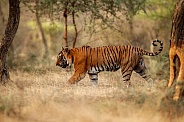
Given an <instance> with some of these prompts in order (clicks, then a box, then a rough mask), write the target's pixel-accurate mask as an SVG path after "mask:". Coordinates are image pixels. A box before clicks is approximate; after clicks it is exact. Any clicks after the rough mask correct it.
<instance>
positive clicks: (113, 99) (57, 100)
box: [0, 68, 184, 122]
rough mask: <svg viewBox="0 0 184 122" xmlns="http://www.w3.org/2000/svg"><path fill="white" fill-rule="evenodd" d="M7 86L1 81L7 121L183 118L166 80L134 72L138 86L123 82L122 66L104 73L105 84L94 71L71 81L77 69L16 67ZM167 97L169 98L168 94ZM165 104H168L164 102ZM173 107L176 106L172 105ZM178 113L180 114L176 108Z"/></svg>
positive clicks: (4, 120)
mask: <svg viewBox="0 0 184 122" xmlns="http://www.w3.org/2000/svg"><path fill="white" fill-rule="evenodd" d="M10 75H11V79H13V82H9V83H8V84H6V86H3V85H1V86H0V110H1V113H0V120H1V122H121V121H122V122H129V121H131V122H134V121H136V122H137V121H141V122H147V121H150V122H160V121H162V122H164V121H165V122H166V121H167V122H168V121H177V122H181V121H182V120H183V119H184V116H182V115H181V116H179V117H178V116H177V117H176V116H174V115H173V116H171V115H169V114H172V113H173V112H168V111H167V109H166V108H168V106H167V104H166V106H165V107H163V108H164V109H163V108H162V107H161V106H163V105H165V104H164V102H163V101H167V100H169V98H168V99H166V97H164V96H165V94H166V92H164V91H166V90H165V86H166V81H164V80H163V81H154V82H153V81H150V82H146V81H144V80H143V79H142V78H140V77H139V76H138V75H137V74H133V77H132V79H131V81H132V86H131V87H130V88H126V87H125V85H124V84H123V83H121V82H120V80H121V76H120V73H119V72H115V73H107V72H106V73H101V74H100V75H99V81H100V83H99V86H98V87H92V86H91V84H90V82H89V80H88V76H87V77H86V78H85V79H83V80H82V81H81V82H79V84H77V85H73V86H69V87H66V86H65V82H66V81H67V79H69V77H70V76H71V75H72V74H71V73H69V72H65V71H64V70H61V69H59V68H56V69H45V70H34V71H31V72H24V71H20V70H19V71H11V74H10ZM163 98H164V99H163ZM162 104H163V105H162ZM169 110H170V109H169ZM173 114H177V112H176V113H173Z"/></svg>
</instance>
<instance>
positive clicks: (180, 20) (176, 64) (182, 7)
mask: <svg viewBox="0 0 184 122" xmlns="http://www.w3.org/2000/svg"><path fill="white" fill-rule="evenodd" d="M169 58H170V79H169V83H168V87H171V86H172V84H173V81H174V80H176V82H177V83H176V87H175V94H174V96H173V99H174V100H178V99H179V98H180V96H181V93H182V91H183V90H182V89H183V84H184V0H179V1H178V2H177V4H176V6H175V9H174V14H173V19H172V29H171V41H170V51H169Z"/></svg>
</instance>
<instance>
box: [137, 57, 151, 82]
mask: <svg viewBox="0 0 184 122" xmlns="http://www.w3.org/2000/svg"><path fill="white" fill-rule="evenodd" d="M134 71H135V72H136V73H138V74H139V75H140V76H141V77H142V78H144V79H145V80H148V77H147V75H146V65H145V62H144V59H143V58H140V59H139V61H138V64H137V65H136V66H135V67H134Z"/></svg>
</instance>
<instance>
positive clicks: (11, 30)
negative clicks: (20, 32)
mask: <svg viewBox="0 0 184 122" xmlns="http://www.w3.org/2000/svg"><path fill="white" fill-rule="evenodd" d="M19 4H20V0H9V18H8V24H7V27H6V29H5V34H4V37H3V38H2V41H1V44H0V81H1V82H2V83H5V82H6V81H7V80H9V79H10V76H9V72H8V70H7V67H6V54H7V52H8V48H9V47H10V45H11V43H12V41H13V39H14V37H15V34H16V32H17V29H18V26H19V20H20V7H19Z"/></svg>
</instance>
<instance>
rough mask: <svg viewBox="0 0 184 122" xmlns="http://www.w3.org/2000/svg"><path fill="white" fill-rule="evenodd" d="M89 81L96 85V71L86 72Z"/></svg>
mask: <svg viewBox="0 0 184 122" xmlns="http://www.w3.org/2000/svg"><path fill="white" fill-rule="evenodd" d="M88 75H89V78H90V81H91V83H92V85H93V86H97V85H98V73H88Z"/></svg>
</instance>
